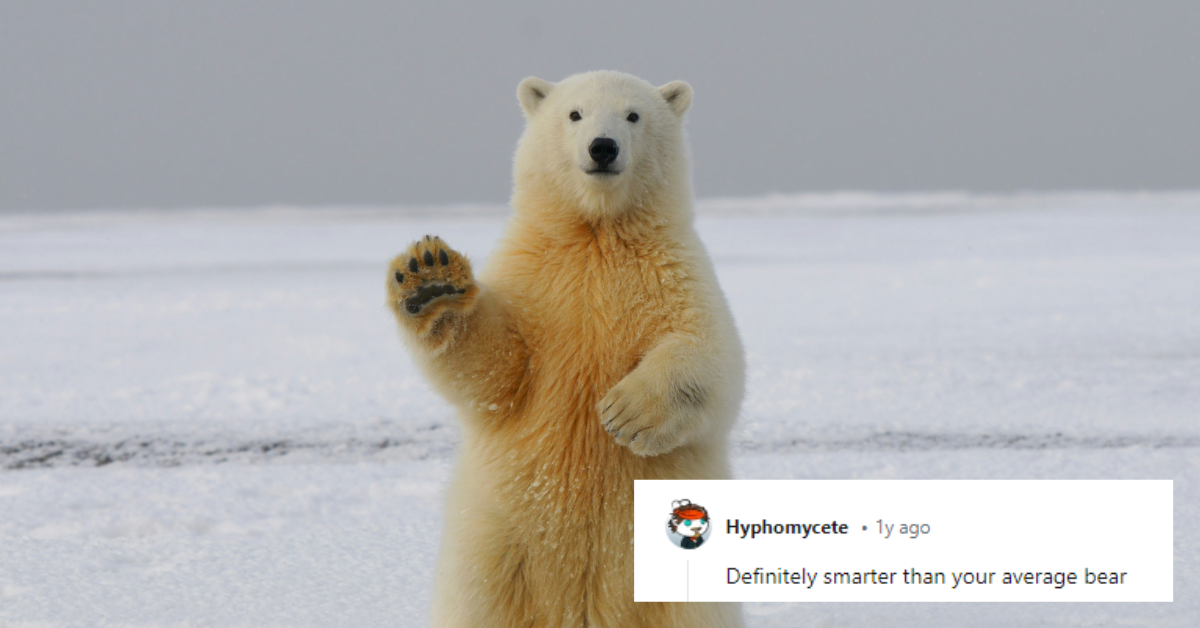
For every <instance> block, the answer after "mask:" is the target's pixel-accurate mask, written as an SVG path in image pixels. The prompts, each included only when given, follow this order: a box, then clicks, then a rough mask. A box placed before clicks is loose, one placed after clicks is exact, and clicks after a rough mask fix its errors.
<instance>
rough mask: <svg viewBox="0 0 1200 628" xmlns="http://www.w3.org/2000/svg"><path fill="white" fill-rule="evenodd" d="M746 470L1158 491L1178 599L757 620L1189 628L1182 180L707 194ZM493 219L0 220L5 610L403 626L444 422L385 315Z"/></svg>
mask: <svg viewBox="0 0 1200 628" xmlns="http://www.w3.org/2000/svg"><path fill="white" fill-rule="evenodd" d="M698 209H699V218H698V227H699V229H700V232H701V236H702V237H703V239H704V240H705V242H706V244H707V245H708V246H709V249H710V253H711V254H712V256H713V258H714V260H715V261H716V265H717V269H718V273H719V276H720V280H721V283H722V286H723V287H724V289H725V291H726V294H727V296H728V297H729V299H730V301H731V304H732V307H733V309H734V313H735V316H736V317H737V320H738V325H739V328H740V330H741V333H742V334H743V338H744V341H745V345H746V350H747V356H748V364H749V370H748V389H747V399H746V403H745V405H744V407H743V416H742V419H741V421H740V423H739V425H738V427H737V428H736V430H735V433H734V447H735V458H734V463H735V464H734V466H735V471H736V473H737V475H738V477H745V478H752V477H753V478H779V477H802V478H1153V479H1172V480H1174V481H1175V552H1176V562H1175V574H1174V577H1175V600H1176V601H1175V602H1173V603H1170V604H1005V605H1003V606H995V605H981V604H937V605H934V604H902V605H882V604H808V605H782V604H757V605H748V606H747V607H746V613H747V619H748V623H749V624H750V625H757V626H789V625H795V624H797V623H805V624H807V625H814V626H824V625H868V624H887V625H893V626H918V625H919V626H929V625H947V626H949V625H973V626H1010V625H1025V626H1067V625H1070V626H1076V625H1099V624H1106V623H1107V624H1122V625H1146V626H1191V625H1194V621H1195V619H1194V618H1195V617H1197V616H1200V420H1198V419H1200V316H1198V315H1197V314H1198V313H1200V289H1198V288H1197V286H1200V193H1172V194H1056V195H1034V194H1030V195H1018V196H1011V197H1002V196H988V197H984V196H972V195H967V194H958V193H941V194H930V195H880V194H840V195H801V196H773V197H764V198H757V199H711V200H707V201H702V202H700V203H699V204H698ZM504 213H505V210H504V208H502V207H466V206H464V207H456V208H408V209H389V208H328V209H290V208H267V209H258V210H227V209H207V210H194V211H181V212H165V211H162V212H160V211H149V210H145V211H133V210H113V211H87V212H49V213H46V212H43V213H13V212H8V213H0V328H3V329H5V330H7V333H5V334H0V393H2V394H0V469H4V470H0V556H2V558H0V626H6V627H7V626H98V625H113V626H243V625H244V626H375V625H394V626H421V625H425V623H426V620H427V610H428V604H429V585H430V582H431V580H432V568H433V563H434V559H435V556H436V553H437V544H438V539H439V534H440V521H441V516H442V515H441V510H440V491H441V490H442V488H443V486H444V485H445V482H446V480H447V478H448V474H449V470H450V464H451V461H452V458H453V452H454V447H455V442H456V438H457V428H456V427H455V421H454V418H453V416H452V414H451V412H450V410H449V408H448V406H447V405H446V404H445V403H444V402H443V401H442V400H441V399H439V398H438V397H437V396H436V395H434V394H433V393H432V392H431V391H430V390H429V388H428V386H427V385H426V384H425V382H424V381H423V379H422V378H421V376H420V375H419V374H418V373H417V372H416V370H415V368H414V366H413V364H412V363H411V361H410V360H409V359H408V357H407V356H406V355H405V353H404V351H403V348H402V346H401V344H400V341H399V339H398V337H397V334H396V332H395V330H394V328H393V322H392V321H391V320H390V314H389V313H388V312H387V310H386V309H385V308H384V305H383V282H384V269H385V265H386V262H387V261H388V259H390V257H391V256H392V255H394V254H395V253H397V252H398V251H400V250H401V249H402V248H403V247H404V246H405V244H407V243H408V242H409V241H410V240H412V239H414V238H416V237H418V236H420V235H423V234H425V233H438V234H440V235H442V236H443V237H444V238H445V239H446V240H447V241H448V242H450V243H451V244H452V245H453V246H455V247H456V248H458V249H460V250H463V251H465V252H466V253H467V254H468V255H469V256H470V257H471V258H472V259H474V260H483V259H484V258H486V255H487V253H488V252H489V250H490V249H491V247H492V246H493V245H494V242H495V240H496V238H497V236H498V234H499V231H500V229H501V227H502V225H503V221H504Z"/></svg>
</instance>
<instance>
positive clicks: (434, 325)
mask: <svg viewBox="0 0 1200 628" xmlns="http://www.w3.org/2000/svg"><path fill="white" fill-rule="evenodd" d="M388 293H389V302H390V305H391V306H392V311H393V312H394V313H395V314H396V320H397V321H399V322H400V324H401V325H402V326H404V327H406V328H408V330H409V331H411V332H413V334H414V335H415V336H417V337H418V338H420V339H421V340H423V341H425V342H426V343H427V344H430V345H431V348H432V346H437V345H440V344H441V343H442V342H444V341H445V340H446V339H447V335H448V332H449V331H450V329H449V327H448V326H447V321H446V320H445V319H446V318H447V317H446V316H444V315H446V314H455V313H457V314H466V313H468V312H470V310H471V309H473V306H474V305H475V296H476V295H477V294H478V293H479V288H478V287H476V285H475V278H474V276H473V275H472V274H471V265H470V263H468V262H467V259H466V258H465V257H463V256H462V255H460V254H459V253H458V252H457V251H455V250H454V249H451V248H450V247H448V246H446V243H445V242H442V240H441V238H438V237H436V236H425V237H424V238H423V239H421V240H417V241H416V242H413V243H412V244H411V245H410V246H409V247H408V251H406V252H405V253H403V254H402V255H399V256H397V257H396V259H394V260H392V264H391V267H390V270H389V276H388Z"/></svg>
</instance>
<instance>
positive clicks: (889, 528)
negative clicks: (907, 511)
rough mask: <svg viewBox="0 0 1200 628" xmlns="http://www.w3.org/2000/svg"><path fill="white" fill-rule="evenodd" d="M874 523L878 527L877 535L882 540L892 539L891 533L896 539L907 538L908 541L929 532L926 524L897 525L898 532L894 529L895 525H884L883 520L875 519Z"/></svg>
mask: <svg viewBox="0 0 1200 628" xmlns="http://www.w3.org/2000/svg"><path fill="white" fill-rule="evenodd" d="M875 523H877V524H878V525H879V533H880V534H882V535H883V538H885V539H890V538H892V533H893V532H894V533H895V534H896V536H898V537H899V536H907V537H908V538H910V539H915V538H918V537H920V536H921V535H923V534H929V532H930V530H931V528H930V527H929V524H928V523H901V524H899V527H900V529H899V530H897V529H896V527H897V524H894V523H884V522H883V519H876V520H875Z"/></svg>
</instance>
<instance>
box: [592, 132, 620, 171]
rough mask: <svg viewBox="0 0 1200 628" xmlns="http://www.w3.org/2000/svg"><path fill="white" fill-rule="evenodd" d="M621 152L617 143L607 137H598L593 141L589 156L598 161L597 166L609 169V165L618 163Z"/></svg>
mask: <svg viewBox="0 0 1200 628" xmlns="http://www.w3.org/2000/svg"><path fill="white" fill-rule="evenodd" d="M619 150H620V149H618V148H617V142H616V141H615V140H613V139H611V138H607V137H597V138H596V139H594V140H592V145H591V146H588V154H589V155H591V156H592V159H595V160H596V165H598V166H599V167H601V168H607V167H608V164H611V163H612V162H614V161H616V160H617V153H618V152H619Z"/></svg>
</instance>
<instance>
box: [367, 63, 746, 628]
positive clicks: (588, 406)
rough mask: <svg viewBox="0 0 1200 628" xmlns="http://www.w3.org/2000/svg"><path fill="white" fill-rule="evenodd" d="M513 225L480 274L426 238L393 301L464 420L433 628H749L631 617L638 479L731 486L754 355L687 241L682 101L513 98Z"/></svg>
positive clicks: (600, 90)
mask: <svg viewBox="0 0 1200 628" xmlns="http://www.w3.org/2000/svg"><path fill="white" fill-rule="evenodd" d="M517 97H518V100H519V102H520V105H521V108H522V109H523V110H524V112H525V117H526V122H527V123H526V127H525V133H524V135H523V136H522V137H521V140H520V143H519V145H518V147H517V152H516V158H515V165H514V179H515V181H514V188H513V196H512V212H513V213H512V217H511V219H510V221H509V224H508V226H507V228H506V230H505V233H504V235H503V237H502V239H501V240H500V242H499V244H498V246H497V248H496V250H495V252H494V253H493V254H492V255H491V257H490V258H489V259H488V261H487V264H486V266H485V267H484V268H483V269H482V270H481V271H480V272H479V274H478V276H476V275H475V274H474V273H473V271H472V268H471V264H470V263H469V262H468V260H467V258H466V257H464V256H463V255H462V254H460V253H459V252H457V251H455V250H453V249H451V248H450V247H449V246H448V245H447V244H446V243H445V242H443V241H442V240H441V239H439V238H437V237H433V236H425V237H424V238H422V239H420V240H418V241H416V242H414V243H413V244H412V245H411V246H410V247H409V249H408V250H407V251H405V252H404V253H403V254H401V255H399V256H398V257H397V258H396V259H395V260H394V261H393V262H392V264H391V267H390V268H389V271H388V276H387V282H388V283H387V291H388V304H389V306H390V307H391V308H392V310H393V312H394V313H395V316H396V320H397V321H398V322H399V326H400V329H401V330H402V335H403V336H404V337H405V339H406V341H407V344H408V345H409V347H410V348H411V350H412V352H413V355H414V357H415V359H416V362H417V363H418V364H419V365H420V367H421V368H422V370H423V371H424V373H425V374H426V375H427V376H428V378H429V380H430V382H431V383H432V384H433V387H434V388H435V389H436V390H437V391H438V392H439V393H440V394H442V395H443V396H444V397H445V398H446V399H447V400H448V401H449V402H450V403H451V404H452V405H453V406H454V407H455V408H456V410H457V412H458V414H459V416H460V420H461V422H462V428H463V444H462V451H461V452H460V453H459V455H458V459H457V464H456V470H455V473H454V476H453V479H452V481H451V485H450V487H449V489H448V492H447V497H446V499H447V504H446V524H445V530H444V533H443V537H442V548H441V554H440V557H439V561H438V568H437V574H438V575H437V581H436V583H435V587H434V594H433V625H435V626H439V627H463V628H466V627H470V628H484V627H492V626H495V627H500V626H504V627H508V626H524V627H541V626H613V627H617V626H621V627H625V626H645V627H647V628H650V627H653V628H674V627H681V628H682V627H684V626H686V627H688V628H708V627H718V626H719V627H727V626H741V625H742V618H741V610H740V608H739V607H738V605H736V604H678V603H657V602H654V603H634V601H633V481H634V480H635V479H684V478H690V479H721V478H728V477H730V473H729V464H728V454H727V441H728V435H729V430H730V428H731V426H732V424H733V422H734V419H735V418H736V417H737V414H738V409H739V406H740V404H741V400H742V393H743V380H744V375H743V373H744V357H743V354H742V347H741V344H740V341H739V340H738V336H737V331H736V329H735V328H734V324H733V317H732V315H731V314H730V311H729V306H728V304H727V303H726V301H725V298H724V295H723V294H722V293H721V290H720V287H719V286H718V285H717V280H716V275H715V274H714V272H713V268H712V263H711V262H710V260H709V258H708V255H707V253H706V252H705V250H704V247H703V245H702V244H701V242H700V239H699V237H698V236H697V235H696V231H695V229H694V227H693V225H692V223H693V215H692V195H691V184H690V181H689V165H688V160H687V148H686V144H685V141H684V134H683V115H684V113H685V112H686V111H687V109H688V106H689V105H690V104H691V101H692V88H691V87H690V86H689V85H688V84H687V83H684V82H682V81H675V82H671V83H667V84H666V85H663V86H662V87H657V88H656V87H654V86H652V85H651V84H649V83H647V82H645V81H643V80H641V79H638V78H636V77H633V76H630V75H627V74H622V73H618V72H607V71H604V72H589V73H585V74H578V75H575V76H571V77H569V78H567V79H565V80H563V81H561V82H559V83H550V82H547V81H544V80H541V79H537V78H532V77H531V78H527V79H525V80H524V81H522V82H521V84H520V86H519V87H518V88H517Z"/></svg>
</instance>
